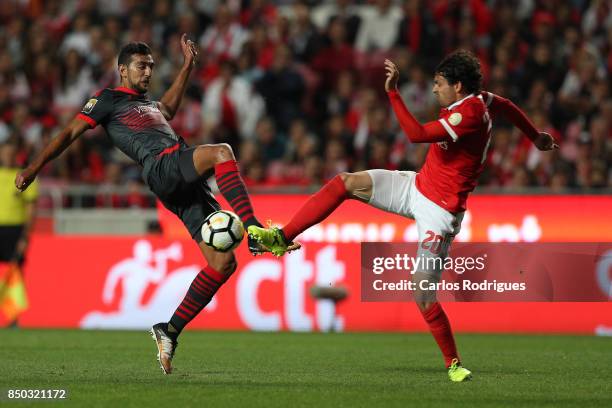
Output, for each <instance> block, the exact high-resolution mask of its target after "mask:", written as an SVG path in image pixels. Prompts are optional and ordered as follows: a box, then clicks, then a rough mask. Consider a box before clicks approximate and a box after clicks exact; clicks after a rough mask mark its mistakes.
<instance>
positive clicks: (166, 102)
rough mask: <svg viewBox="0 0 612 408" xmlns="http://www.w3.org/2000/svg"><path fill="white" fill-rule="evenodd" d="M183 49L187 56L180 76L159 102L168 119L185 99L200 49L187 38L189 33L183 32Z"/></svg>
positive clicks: (184, 54)
mask: <svg viewBox="0 0 612 408" xmlns="http://www.w3.org/2000/svg"><path fill="white" fill-rule="evenodd" d="M181 50H182V51H183V56H184V57H185V60H184V62H183V66H182V68H181V70H180V71H179V74H178V76H177V77H176V79H175V80H174V82H173V83H172V85H171V86H170V89H168V90H167V91H166V93H165V94H164V96H162V98H161V100H160V101H159V102H158V106H159V110H160V111H161V113H162V114H163V115H164V117H165V118H166V119H167V120H170V119H172V118H173V117H174V115H175V114H176V111H177V110H178V108H179V106H180V105H181V100H182V99H183V95H184V94H185V89H186V88H187V81H188V80H189V75H190V74H191V70H192V69H193V66H194V65H195V60H196V57H197V56H198V50H197V49H196V46H195V44H194V43H193V41H191V40H188V39H187V34H183V35H182V36H181Z"/></svg>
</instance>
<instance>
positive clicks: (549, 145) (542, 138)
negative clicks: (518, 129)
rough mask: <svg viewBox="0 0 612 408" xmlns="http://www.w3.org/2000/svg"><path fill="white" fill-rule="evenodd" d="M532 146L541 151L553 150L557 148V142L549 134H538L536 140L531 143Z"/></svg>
mask: <svg viewBox="0 0 612 408" xmlns="http://www.w3.org/2000/svg"><path fill="white" fill-rule="evenodd" d="M533 144H535V146H536V147H537V148H538V149H539V150H542V151H548V150H555V149H558V148H559V145H558V144H557V141H556V140H555V138H554V137H552V135H551V134H550V133H546V132H540V135H539V136H538V138H537V139H536V140H534V141H533Z"/></svg>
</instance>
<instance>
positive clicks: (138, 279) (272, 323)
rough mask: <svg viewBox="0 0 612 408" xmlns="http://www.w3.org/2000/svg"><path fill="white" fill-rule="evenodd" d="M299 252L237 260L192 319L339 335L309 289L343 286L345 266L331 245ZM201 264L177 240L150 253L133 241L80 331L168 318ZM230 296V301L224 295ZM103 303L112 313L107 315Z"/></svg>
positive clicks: (338, 321)
mask: <svg viewBox="0 0 612 408" xmlns="http://www.w3.org/2000/svg"><path fill="white" fill-rule="evenodd" d="M186 245H193V244H192V243H191V242H189V243H186ZM306 254H307V252H306V248H305V249H303V250H301V251H296V252H294V253H292V254H289V255H287V256H285V257H283V258H281V259H278V260H277V259H274V258H268V257H261V258H257V259H253V258H252V257H246V256H243V257H240V256H239V264H240V266H241V268H240V269H239V270H238V271H237V272H236V273H235V274H234V276H233V277H232V278H231V279H230V280H229V281H228V282H227V283H226V284H225V285H224V287H223V288H222V290H221V291H222V292H221V293H220V295H219V296H218V297H217V296H215V297H214V298H213V300H212V301H211V303H210V304H209V305H208V306H207V307H206V308H205V309H204V310H203V311H202V312H201V315H202V317H198V319H204V320H206V319H207V318H208V317H210V318H211V319H212V318H214V317H215V315H217V314H218V315H219V316H217V320H218V319H222V320H226V321H230V320H232V319H234V320H235V317H234V316H236V314H237V316H238V317H239V319H240V320H241V323H242V325H243V326H244V327H245V328H247V329H251V330H267V331H277V330H283V329H287V330H293V331H312V330H316V329H326V330H327V329H329V328H333V329H334V330H338V331H339V330H342V329H343V328H344V319H343V317H342V316H338V315H337V313H336V308H335V305H334V304H333V302H331V301H325V300H318V301H312V300H310V299H309V298H308V296H309V290H308V289H309V286H311V285H318V286H330V285H335V284H336V283H338V282H341V281H343V280H344V278H345V271H346V265H345V263H344V262H342V261H340V260H338V257H337V251H336V247H335V246H333V245H328V246H325V247H323V248H321V249H318V250H317V251H316V253H314V254H313V259H312V260H310V259H306ZM198 255H199V254H198ZM199 257H201V256H199ZM240 258H242V259H240ZM200 259H201V258H200ZM194 260H195V262H193V261H194ZM200 262H201V261H200V260H199V259H198V258H195V257H194V256H193V254H190V255H189V256H185V254H184V250H183V243H182V242H173V243H171V244H170V245H167V246H164V247H160V248H157V249H154V246H153V244H152V243H151V242H150V241H148V240H145V239H141V240H138V241H136V242H134V244H133V247H132V254H131V255H130V256H129V257H127V258H123V259H119V260H118V261H117V262H116V263H114V264H112V265H111V266H110V268H108V272H106V276H105V278H104V284H103V287H102V288H101V291H100V293H99V300H100V302H101V303H102V304H103V305H104V306H105V307H101V308H99V309H103V310H91V311H89V312H87V313H86V314H85V315H84V316H83V318H82V319H81V321H80V327H82V328H99V329H120V328H133V329H140V328H147V327H150V326H151V325H152V324H155V323H157V322H159V321H164V320H168V318H169V317H170V315H171V314H172V312H173V311H174V310H175V309H176V307H177V306H178V305H179V303H180V301H181V300H182V298H183V296H184V295H185V293H186V291H187V289H188V287H189V285H190V284H191V281H192V280H193V279H194V278H195V276H196V275H197V274H198V272H199V270H200V266H199V265H200ZM177 264H178V265H179V266H176V265H177ZM170 265H174V266H173V267H171V266H170ZM232 291H233V292H234V293H233V296H232V293H228V292H232ZM232 301H233V302H234V303H233V304H231V302H232ZM110 305H113V307H114V310H108V308H109V306H110ZM220 305H223V306H225V307H221V306H220ZM270 306H271V307H270ZM194 323H195V321H194ZM232 323H233V326H238V324H236V322H232ZM196 326H197V327H201V326H200V325H196ZM204 326H206V324H204Z"/></svg>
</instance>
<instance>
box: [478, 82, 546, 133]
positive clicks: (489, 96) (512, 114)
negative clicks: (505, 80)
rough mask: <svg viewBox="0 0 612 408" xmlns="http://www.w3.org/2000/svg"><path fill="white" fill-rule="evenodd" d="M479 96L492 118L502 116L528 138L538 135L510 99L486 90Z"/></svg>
mask: <svg viewBox="0 0 612 408" xmlns="http://www.w3.org/2000/svg"><path fill="white" fill-rule="evenodd" d="M481 96H482V100H483V101H484V102H485V105H486V106H487V108H488V110H489V112H491V114H492V115H493V118H496V117H498V116H501V117H504V118H506V119H507V120H509V121H510V122H511V123H512V124H513V125H514V126H516V127H517V128H519V129H520V130H521V131H522V132H523V133H524V134H525V135H526V136H527V137H528V138H529V139H530V140H532V141H533V140H535V139H537V137H538V136H539V132H538V129H537V128H536V127H535V125H534V124H533V122H532V121H531V120H530V119H529V118H528V117H527V115H525V113H524V112H523V111H522V110H521V109H520V108H519V107H518V106H516V105H515V104H514V103H513V102H512V101H511V100H509V99H506V98H502V97H501V96H498V95H495V94H493V93H491V92H486V91H482V93H481Z"/></svg>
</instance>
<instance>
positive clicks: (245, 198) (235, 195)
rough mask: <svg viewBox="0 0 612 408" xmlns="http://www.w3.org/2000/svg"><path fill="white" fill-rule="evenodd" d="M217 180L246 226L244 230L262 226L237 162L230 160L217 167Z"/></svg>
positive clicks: (225, 196) (220, 189) (223, 193)
mask: <svg viewBox="0 0 612 408" xmlns="http://www.w3.org/2000/svg"><path fill="white" fill-rule="evenodd" d="M215 179H216V180H217V186H218V187H219V191H221V194H222V195H223V197H224V198H225V199H226V200H227V202H228V203H229V205H230V206H231V207H232V209H233V210H234V212H235V213H236V215H238V217H240V220H241V221H242V223H243V224H244V229H248V228H249V226H250V225H256V226H261V224H260V223H259V221H257V218H255V215H254V213H253V206H252V205H251V199H250V198H249V193H248V192H247V189H246V186H245V185H244V181H243V180H242V177H240V173H239V172H238V165H237V164H236V161H235V160H229V161H226V162H223V163H219V164H217V165H215Z"/></svg>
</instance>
